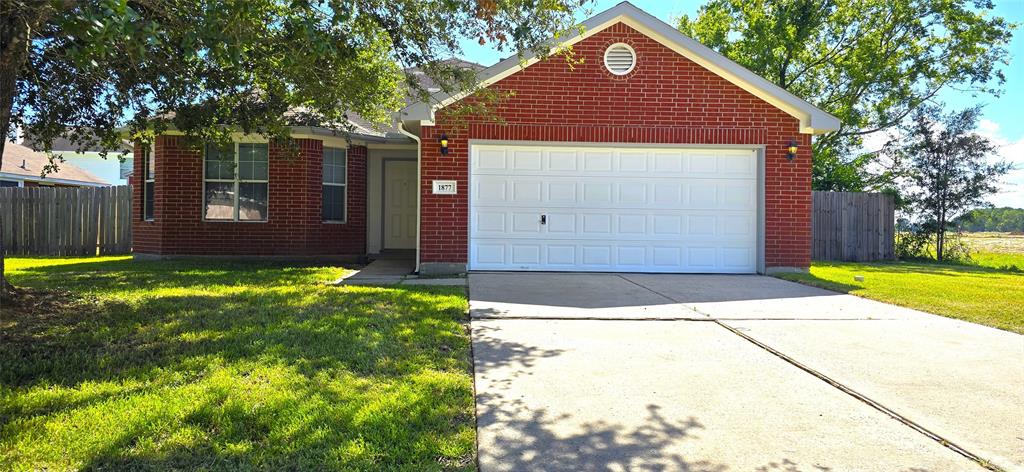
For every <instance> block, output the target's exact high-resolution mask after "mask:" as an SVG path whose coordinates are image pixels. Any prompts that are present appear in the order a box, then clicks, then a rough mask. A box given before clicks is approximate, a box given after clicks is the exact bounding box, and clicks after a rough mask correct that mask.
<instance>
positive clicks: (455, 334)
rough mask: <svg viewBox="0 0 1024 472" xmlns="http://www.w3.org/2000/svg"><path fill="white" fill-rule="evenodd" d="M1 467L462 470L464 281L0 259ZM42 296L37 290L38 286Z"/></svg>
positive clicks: (469, 430) (206, 265) (466, 388)
mask: <svg viewBox="0 0 1024 472" xmlns="http://www.w3.org/2000/svg"><path fill="white" fill-rule="evenodd" d="M7 266H8V269H9V275H10V278H11V280H12V282H13V283H14V284H15V285H18V286H22V287H29V288H30V289H37V290H38V289H59V290H67V291H69V292H70V293H71V294H73V295H74V296H73V297H66V296H57V297H52V296H45V295H43V296H40V297H38V298H36V299H35V305H34V307H33V308H30V309H15V308H12V307H10V306H5V307H3V310H2V314H0V330H2V332H0V336H2V339H0V470H42V469H48V470H65V469H80V468H91V469H104V470H139V469H143V470H165V469H189V470H195V469H205V470H224V469H233V470H236V469H262V470H323V469H343V470H415V471H419V470H440V469H446V470H471V469H473V468H474V465H473V464H474V450H475V449H474V441H475V428H474V420H473V390H472V376H471V361H470V353H469V352H470V351H469V339H468V336H467V333H466V331H465V326H464V323H465V321H466V298H465V296H464V294H463V292H462V290H461V289H459V288H445V287H438V288H412V287H402V288H373V287H333V286H327V285H324V282H326V281H330V280H334V279H336V278H338V277H339V276H340V275H341V274H342V273H343V271H344V269H339V268H331V267H309V266H301V265H294V264H292V265H286V264H282V263H242V262H224V261H206V260H204V261H175V262H168V261H164V262H133V261H131V260H130V259H129V258H124V257H120V258H76V259H68V258H63V259H48V258H39V259H8V260H7ZM35 293H36V294H37V295H41V294H42V292H38V291H36V292H35Z"/></svg>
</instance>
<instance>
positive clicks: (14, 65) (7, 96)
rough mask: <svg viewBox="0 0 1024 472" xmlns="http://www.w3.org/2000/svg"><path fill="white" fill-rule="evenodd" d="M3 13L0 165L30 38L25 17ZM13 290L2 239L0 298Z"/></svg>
mask: <svg viewBox="0 0 1024 472" xmlns="http://www.w3.org/2000/svg"><path fill="white" fill-rule="evenodd" d="M5 6H7V5H5ZM40 10H42V8H40ZM8 13H11V14H8ZM4 16H5V18H3V19H2V20H0V165H3V159H4V157H3V156H4V148H6V147H7V146H6V144H7V136H8V133H9V132H10V131H11V113H12V112H13V108H14V94H15V93H16V92H17V84H18V74H19V72H20V71H21V67H22V66H23V65H24V63H25V59H26V58H27V57H28V39H29V38H28V37H29V25H28V24H27V22H26V19H25V18H23V17H21V16H20V15H17V14H13V12H9V11H5V15H4ZM5 224H8V222H6V221H3V219H2V218H0V229H2V228H3V225H5ZM13 294H14V287H13V286H12V285H11V284H10V282H8V281H7V273H6V271H5V268H4V247H3V240H0V300H9V299H10V297H11V296H12V295H13Z"/></svg>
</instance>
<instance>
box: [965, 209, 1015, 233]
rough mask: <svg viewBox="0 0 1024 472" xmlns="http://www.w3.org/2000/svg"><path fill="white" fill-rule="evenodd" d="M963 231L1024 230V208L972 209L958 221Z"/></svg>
mask: <svg viewBox="0 0 1024 472" xmlns="http://www.w3.org/2000/svg"><path fill="white" fill-rule="evenodd" d="M956 223H957V225H958V226H959V227H960V229H961V230H963V231H1005V232H1010V231H1013V232H1021V231H1024V209H1020V208H984V209H981V210H972V211H971V212H970V213H968V214H966V215H964V216H962V217H960V218H959V219H957V221H956Z"/></svg>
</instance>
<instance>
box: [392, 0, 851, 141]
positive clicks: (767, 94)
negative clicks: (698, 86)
mask: <svg viewBox="0 0 1024 472" xmlns="http://www.w3.org/2000/svg"><path fill="white" fill-rule="evenodd" d="M620 22H621V23H624V24H626V25H628V26H630V27H632V28H633V29H636V30H637V31H639V32H641V33H643V34H645V35H647V36H649V37H651V38H652V39H654V40H656V41H658V42H659V43H661V44H663V45H665V46H666V47H668V48H670V49H672V50H674V51H676V52H677V53H679V54H681V55H682V56H684V57H686V58H687V59H690V60H691V61H693V62H695V63H697V64H698V65H700V66H702V67H704V68H706V69H708V70H710V71H711V72H713V73H715V74H717V75H719V76H721V77H722V78H724V79H725V80H728V81H729V82H731V83H733V84H734V85H736V86H738V87H740V88H742V89H743V90H746V91H747V92H749V93H751V94H753V95H755V96H757V97H758V98H761V99H762V100H764V101H766V102H768V103H770V104H771V105H773V106H775V107H777V108H779V109H780V110H782V111H784V112H786V113H787V114H789V115H792V116H793V117H795V118H797V119H799V120H800V131H801V132H802V133H810V134H820V133H825V132H828V131H835V130H837V129H839V125H840V122H839V119H838V118H836V117H834V116H832V115H830V114H828V113H826V112H825V111H823V110H821V109H819V108H817V107H815V106H814V105H811V104H810V103H808V102H807V101H805V100H803V99H801V98H800V97H797V96H796V95H793V94H792V93H790V92H788V91H786V90H785V89H783V88H782V87H779V86H778V85H775V84H774V83H772V82H770V81H768V80H766V79H764V78H763V77H760V76H758V75H757V74H755V73H753V72H751V71H750V70H748V69H746V68H745V67H743V66H741V65H739V64H737V63H735V62H733V61H732V60H730V59H728V58H726V57H725V56H723V55H721V54H719V53H717V52H715V51H713V50H711V49H710V48H708V47H707V46H704V45H703V44H700V43H699V42H697V41H695V40H693V39H691V38H689V37H687V36H686V35H684V34H682V33H681V32H679V30H678V29H676V28H674V27H672V26H671V25H669V24H668V23H665V22H664V21H661V20H659V19H657V18H655V17H654V16H652V15H651V14H649V13H647V12H645V11H643V10H641V9H639V8H637V7H636V6H634V5H633V4H631V3H629V2H622V3H620V4H618V5H616V6H614V7H612V8H610V9H608V10H605V11H604V12H601V13H599V14H597V15H596V16H594V17H592V18H590V19H588V20H586V21H584V22H583V23H581V24H580V26H582V31H584V32H583V33H582V34H579V35H576V36H575V37H573V38H570V39H568V40H565V41H563V42H559V43H552V44H551V45H550V47H551V51H552V52H554V51H556V50H557V49H558V48H560V47H562V46H566V45H572V44H575V43H577V42H579V41H581V40H583V39H585V38H587V37H590V36H592V35H594V34H596V33H598V32H600V31H602V30H604V29H606V28H608V27H610V26H612V25H615V24H617V23H620ZM540 60H541V58H540V57H539V55H538V54H537V53H535V52H533V51H529V52H525V53H523V55H522V57H520V56H518V55H516V56H512V57H509V58H507V59H504V60H502V61H500V62H498V63H497V64H495V65H493V66H491V67H488V68H487V69H484V70H483V71H481V72H480V73H479V75H478V79H479V83H480V85H481V86H488V85H490V84H493V83H495V82H497V81H499V80H501V79H503V78H505V77H508V76H509V75H512V74H514V73H516V72H517V71H519V70H521V69H522V68H524V67H529V66H531V65H533V64H535V63H536V62H538V61H540ZM465 96H466V94H465V93H462V94H454V95H448V94H443V93H439V94H437V95H435V96H434V102H433V103H416V104H413V105H410V106H409V107H406V109H405V110H403V116H402V117H401V119H402V120H426V121H433V120H434V112H435V111H437V110H438V109H440V108H443V107H445V106H447V105H449V104H451V103H453V102H455V101H458V100H460V99H462V98H463V97H465Z"/></svg>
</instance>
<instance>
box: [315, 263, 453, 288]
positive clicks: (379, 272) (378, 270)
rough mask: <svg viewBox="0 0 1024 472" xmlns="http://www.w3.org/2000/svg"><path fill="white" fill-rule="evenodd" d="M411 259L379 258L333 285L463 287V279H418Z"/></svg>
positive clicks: (414, 264)
mask: <svg viewBox="0 0 1024 472" xmlns="http://www.w3.org/2000/svg"><path fill="white" fill-rule="evenodd" d="M415 269H416V260H415V259H414V258H413V257H400V256H399V257H395V256H392V257H381V258H379V259H375V260H374V261H373V262H370V263H369V264H367V265H366V267H363V268H362V269H359V270H357V271H355V272H354V273H351V274H348V275H346V276H345V277H342V278H341V279H339V280H338V281H337V282H335V285H446V286H465V285H466V278H465V277H447V278H436V277H428V278H422V277H418V276H417V275H415V274H414V273H413V271H414V270H415Z"/></svg>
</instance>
